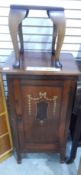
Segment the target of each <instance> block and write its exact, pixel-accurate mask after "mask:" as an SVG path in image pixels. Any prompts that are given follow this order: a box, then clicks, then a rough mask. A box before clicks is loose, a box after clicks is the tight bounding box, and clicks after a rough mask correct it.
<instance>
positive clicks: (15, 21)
mask: <svg viewBox="0 0 81 175" xmlns="http://www.w3.org/2000/svg"><path fill="white" fill-rule="evenodd" d="M25 16H26V11H21V10H10V13H9V30H10V35H11V38H12V43H13V47H14V51H15V56H16V63H15V65H14V67H19V66H20V60H19V56H20V55H19V46H18V39H17V34H18V27H19V25H21V22H22V20H23V19H24V18H25ZM19 28H20V27H19Z"/></svg>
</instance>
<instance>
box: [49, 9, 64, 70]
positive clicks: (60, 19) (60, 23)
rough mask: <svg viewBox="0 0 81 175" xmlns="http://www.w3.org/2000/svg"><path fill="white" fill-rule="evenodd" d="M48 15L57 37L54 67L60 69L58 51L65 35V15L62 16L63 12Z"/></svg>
mask: <svg viewBox="0 0 81 175" xmlns="http://www.w3.org/2000/svg"><path fill="white" fill-rule="evenodd" d="M48 15H49V17H50V18H51V20H52V21H53V27H54V25H55V26H56V29H57V37H56V39H57V44H56V51H55V56H54V59H55V67H57V68H62V65H61V63H60V62H59V57H60V51H61V48H62V45H63V41H64V35H65V15H64V11H55V12H52V11H49V12H48ZM53 30H54V29H53ZM53 35H54V32H53ZM53 38H54V36H53ZM53 43H54V41H53ZM54 44H55V43H54ZM54 47H55V46H54ZM52 48H53V47H52ZM52 52H53V50H52Z"/></svg>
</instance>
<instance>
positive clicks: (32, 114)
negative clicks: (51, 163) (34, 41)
mask: <svg viewBox="0 0 81 175" xmlns="http://www.w3.org/2000/svg"><path fill="white" fill-rule="evenodd" d="M43 55H44V56H43V58H42V57H41V56H40V54H39V55H38V56H37V53H34V55H32V56H31V54H29V53H28V55H27V56H26V59H24V60H23V62H24V67H22V68H21V69H20V70H14V69H11V68H10V70H8V71H6V70H5V71H4V70H3V72H5V73H6V75H7V83H8V90H9V102H10V108H11V125H12V132H13V138H14V147H15V148H16V152H17V160H18V162H20V161H21V153H25V152H49V151H52V152H53V151H54V152H57V153H60V157H61V161H64V158H65V149H66V143H67V136H68V130H69V122H70V116H71V112H72V105H73V99H74V96H75V90H76V83H77V78H78V75H79V71H78V68H77V66H76V64H75V62H74V60H73V58H72V56H70V55H63V56H62V60H61V61H62V64H63V65H64V67H63V70H61V71H53V70H52V69H51V68H50V71H49V70H48V67H49V66H50V59H49V61H48V58H50V56H49V54H47V55H46V54H43ZM39 56H40V57H39ZM43 59H44V60H43ZM25 60H26V63H25ZM34 61H35V63H36V65H37V66H40V69H39V70H35V67H34V69H33V70H31V66H32V65H33V62H34ZM69 63H70V65H69ZM27 66H28V67H29V66H30V67H29V69H28V70H27ZM34 66H35V65H34ZM43 66H44V67H45V66H46V67H47V70H46V71H42V70H41V67H43ZM71 66H72V67H71ZM51 70H52V71H51Z"/></svg>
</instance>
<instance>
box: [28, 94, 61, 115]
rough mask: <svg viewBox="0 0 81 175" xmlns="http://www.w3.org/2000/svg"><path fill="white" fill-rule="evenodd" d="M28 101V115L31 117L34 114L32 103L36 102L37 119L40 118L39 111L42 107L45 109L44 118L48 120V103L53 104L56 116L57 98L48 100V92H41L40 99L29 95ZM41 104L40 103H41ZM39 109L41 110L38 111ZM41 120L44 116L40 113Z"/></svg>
mask: <svg viewBox="0 0 81 175" xmlns="http://www.w3.org/2000/svg"><path fill="white" fill-rule="evenodd" d="M26 97H27V99H28V113H29V115H31V114H32V107H31V106H32V101H34V102H35V103H36V104H37V118H38V116H39V115H38V113H39V112H38V111H40V109H41V106H42V107H43V108H42V109H44V114H45V115H44V118H46V116H47V114H46V113H47V112H46V111H47V106H48V103H50V102H53V114H55V111H56V104H57V98H58V97H57V96H53V97H52V98H48V96H47V92H39V94H38V97H33V96H32V95H31V94H28V95H27V96H26ZM39 102H40V103H39ZM38 108H39V110H38ZM40 118H42V115H41V113H40Z"/></svg>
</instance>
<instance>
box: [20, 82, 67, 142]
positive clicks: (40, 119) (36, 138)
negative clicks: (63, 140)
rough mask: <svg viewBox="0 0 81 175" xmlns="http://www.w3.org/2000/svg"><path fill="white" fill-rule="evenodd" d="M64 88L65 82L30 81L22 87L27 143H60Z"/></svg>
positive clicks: (24, 127)
mask: <svg viewBox="0 0 81 175" xmlns="http://www.w3.org/2000/svg"><path fill="white" fill-rule="evenodd" d="M63 87H64V82H63V81H50V82H49V81H45V82H44V81H42V80H41V81H32V82H31V81H28V82H25V83H24V84H22V85H21V94H22V108H23V130H24V132H23V133H24V142H25V143H29V144H37V143H38V144H54V143H56V142H58V140H59V134H58V131H59V123H60V112H61V108H62V103H61V102H62V96H63Z"/></svg>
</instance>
